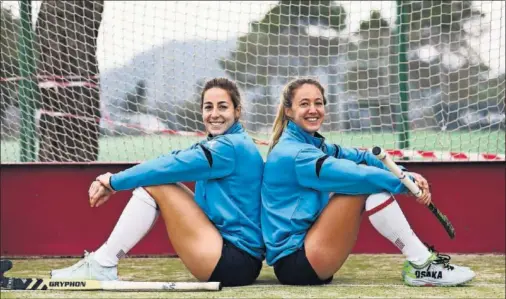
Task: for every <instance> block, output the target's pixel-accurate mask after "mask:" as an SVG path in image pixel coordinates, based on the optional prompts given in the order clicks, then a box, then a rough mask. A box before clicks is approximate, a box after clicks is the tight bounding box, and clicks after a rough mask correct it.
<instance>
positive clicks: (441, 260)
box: [423, 242, 454, 270]
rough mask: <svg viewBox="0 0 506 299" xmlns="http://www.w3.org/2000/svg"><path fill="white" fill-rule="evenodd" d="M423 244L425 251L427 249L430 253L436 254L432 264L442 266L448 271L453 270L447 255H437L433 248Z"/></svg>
mask: <svg viewBox="0 0 506 299" xmlns="http://www.w3.org/2000/svg"><path fill="white" fill-rule="evenodd" d="M423 244H424V245H425V246H426V247H427V249H429V251H430V252H433V253H435V254H436V259H435V260H434V261H432V263H433V264H435V265H443V268H445V269H448V270H453V269H454V267H453V266H452V265H451V264H450V260H451V257H450V256H449V255H447V254H441V253H439V252H438V251H437V250H436V249H435V248H434V246H431V245H429V244H427V243H425V242H424V243H423ZM429 268H430V266H429Z"/></svg>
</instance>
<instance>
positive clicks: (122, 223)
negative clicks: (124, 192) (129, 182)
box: [94, 188, 159, 267]
mask: <svg viewBox="0 0 506 299" xmlns="http://www.w3.org/2000/svg"><path fill="white" fill-rule="evenodd" d="M158 214H159V211H158V209H157V205H156V202H155V200H154V199H153V198H152V197H151V195H149V193H148V192H147V191H146V190H144V188H137V189H135V190H134V191H133V193H132V197H131V198H130V200H129V201H128V203H127V205H126V206H125V209H123V212H122V213H121V216H120V217H119V220H118V222H117V223H116V226H115V227H114V229H113V231H112V233H111V235H110V236H109V239H107V242H105V243H104V244H103V245H102V246H101V247H100V248H99V249H98V250H97V251H95V253H94V258H95V260H96V261H97V262H98V263H99V264H100V265H102V266H104V267H114V266H117V265H118V262H119V259H120V258H122V257H123V256H125V255H126V254H127V252H128V251H130V249H132V247H134V246H135V245H136V244H137V243H139V241H140V240H142V238H144V236H145V235H146V234H147V233H148V232H149V231H150V230H151V228H152V227H153V226H154V224H155V222H156V220H157V218H158Z"/></svg>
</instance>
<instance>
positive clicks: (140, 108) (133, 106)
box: [122, 80, 148, 113]
mask: <svg viewBox="0 0 506 299" xmlns="http://www.w3.org/2000/svg"><path fill="white" fill-rule="evenodd" d="M122 104H123V105H124V106H125V107H124V108H125V109H126V110H127V112H128V113H135V112H137V113H147V110H148V109H147V95H146V82H145V81H144V80H139V81H137V83H136V84H135V88H134V90H133V91H130V92H128V93H127V94H126V96H125V101H123V102H122Z"/></svg>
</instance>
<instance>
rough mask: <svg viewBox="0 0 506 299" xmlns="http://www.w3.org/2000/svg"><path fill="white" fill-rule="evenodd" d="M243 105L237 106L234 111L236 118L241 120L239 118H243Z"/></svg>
mask: <svg viewBox="0 0 506 299" xmlns="http://www.w3.org/2000/svg"><path fill="white" fill-rule="evenodd" d="M241 108H242V107H241V106H237V108H235V111H234V116H235V120H236V121H237V120H239V118H241V111H242V110H241Z"/></svg>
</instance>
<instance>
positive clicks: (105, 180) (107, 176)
mask: <svg viewBox="0 0 506 299" xmlns="http://www.w3.org/2000/svg"><path fill="white" fill-rule="evenodd" d="M111 176H112V173H110V172H106V173H104V174H101V175H99V176H97V178H96V180H97V181H99V182H100V183H102V185H104V186H105V187H107V188H108V189H109V190H111V192H113V193H115V192H114V190H113V189H112V187H111V183H110V182H111Z"/></svg>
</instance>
